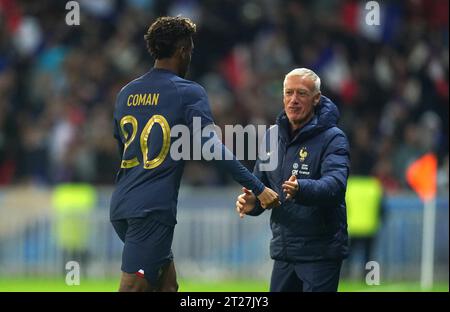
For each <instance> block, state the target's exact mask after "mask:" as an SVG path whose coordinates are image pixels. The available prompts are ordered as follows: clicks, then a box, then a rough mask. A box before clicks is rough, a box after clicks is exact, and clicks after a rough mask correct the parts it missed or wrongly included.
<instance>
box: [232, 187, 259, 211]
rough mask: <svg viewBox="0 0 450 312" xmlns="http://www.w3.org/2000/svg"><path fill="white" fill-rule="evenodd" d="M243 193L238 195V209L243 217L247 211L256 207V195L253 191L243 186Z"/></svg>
mask: <svg viewBox="0 0 450 312" xmlns="http://www.w3.org/2000/svg"><path fill="white" fill-rule="evenodd" d="M242 191H243V192H244V193H242V194H241V195H239V196H238V198H237V201H236V211H237V212H238V213H239V216H240V217H241V218H243V217H244V216H245V215H246V214H247V213H249V212H250V211H252V210H253V208H255V203H256V196H255V194H253V193H252V191H250V190H248V189H246V188H245V187H243V188H242Z"/></svg>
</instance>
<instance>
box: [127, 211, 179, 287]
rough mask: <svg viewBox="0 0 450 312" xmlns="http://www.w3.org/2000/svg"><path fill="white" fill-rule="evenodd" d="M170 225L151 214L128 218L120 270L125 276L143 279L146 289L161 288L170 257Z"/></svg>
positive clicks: (171, 230)
mask: <svg viewBox="0 0 450 312" xmlns="http://www.w3.org/2000/svg"><path fill="white" fill-rule="evenodd" d="M173 231H174V228H173V227H172V226H168V225H165V224H163V223H160V222H158V220H156V219H153V218H152V216H151V215H150V216H148V217H144V218H134V219H129V220H128V231H127V234H126V237H125V245H124V249H123V253H122V272H124V273H128V274H131V275H135V277H136V278H134V277H131V276H129V275H125V276H126V277H127V280H134V281H138V280H139V278H141V279H145V280H146V281H147V283H148V289H150V290H154V289H159V288H160V281H161V278H162V276H163V273H164V268H165V267H166V266H168V264H169V263H170V262H172V260H173V255H172V250H171V246H172V241H173Z"/></svg>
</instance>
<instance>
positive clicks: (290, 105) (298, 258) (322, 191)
mask: <svg viewBox="0 0 450 312" xmlns="http://www.w3.org/2000/svg"><path fill="white" fill-rule="evenodd" d="M283 103H284V110H283V111H282V112H281V114H280V115H279V116H278V118H277V121H276V126H275V127H272V128H270V129H269V130H268V133H266V135H269V132H270V131H276V130H278V166H277V168H276V169H275V170H273V171H260V168H259V167H260V166H259V163H260V161H257V163H256V165H255V169H254V173H255V175H256V176H257V177H258V178H259V179H260V180H261V181H262V182H263V183H264V184H265V185H266V186H267V187H270V188H272V189H273V190H274V191H276V192H277V193H278V194H279V195H280V199H281V198H283V203H282V205H281V206H279V207H277V208H274V209H273V210H272V215H271V218H270V224H271V229H272V234H273V238H272V240H271V243H270V255H271V257H272V259H274V260H275V261H274V266H273V271H272V277H271V283H270V291H275V292H280V291H328V292H335V291H337V288H338V283H339V274H340V269H341V265H342V260H343V259H344V258H345V257H346V256H347V254H348V235H347V217H346V207H345V190H346V186H347V178H348V174H349V162H350V160H349V144H348V140H347V138H346V136H345V134H344V133H343V132H342V131H341V130H340V129H339V128H337V126H336V124H337V122H338V119H339V112H338V109H337V107H336V105H335V104H334V103H333V102H331V101H330V99H328V98H327V97H325V96H322V95H321V92H320V78H319V77H318V76H317V75H316V74H315V73H314V72H313V71H311V70H309V69H306V68H297V69H294V70H293V71H291V72H290V73H288V74H287V75H286V77H285V80H284V88H283ZM268 152H274V151H268ZM243 191H244V192H243V194H241V195H239V196H238V198H237V202H236V209H237V211H238V212H239V213H240V215H241V217H243V216H244V215H245V214H248V215H253V216H257V215H259V214H261V213H262V212H263V211H264V209H263V208H261V205H260V204H259V202H258V200H257V198H256V197H255V196H254V194H252V193H251V191H248V190H246V189H243Z"/></svg>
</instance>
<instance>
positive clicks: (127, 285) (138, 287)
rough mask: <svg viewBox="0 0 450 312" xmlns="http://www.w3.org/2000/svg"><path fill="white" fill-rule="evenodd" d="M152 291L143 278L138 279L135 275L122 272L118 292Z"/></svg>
mask: <svg viewBox="0 0 450 312" xmlns="http://www.w3.org/2000/svg"><path fill="white" fill-rule="evenodd" d="M153 290H154V288H152V286H151V285H149V283H148V281H147V280H146V279H145V278H143V277H139V276H137V275H136V274H131V273H125V272H122V276H121V278H120V286H119V291H120V292H144V291H153Z"/></svg>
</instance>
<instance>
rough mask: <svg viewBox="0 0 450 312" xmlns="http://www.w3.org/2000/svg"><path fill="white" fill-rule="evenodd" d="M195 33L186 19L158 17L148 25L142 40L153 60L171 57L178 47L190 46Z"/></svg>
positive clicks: (190, 22) (194, 28)
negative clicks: (145, 43)
mask: <svg viewBox="0 0 450 312" xmlns="http://www.w3.org/2000/svg"><path fill="white" fill-rule="evenodd" d="M195 32H196V26H195V24H194V23H193V22H192V21H191V20H190V19H189V18H186V17H181V16H177V17H170V16H164V17H159V18H158V19H156V21H155V22H154V23H153V24H152V25H150V27H149V28H148V31H147V33H146V34H145V36H144V38H145V41H146V42H147V49H148V52H150V54H151V56H153V57H154V58H155V59H163V58H167V57H171V56H172V55H173V54H174V53H175V50H176V49H177V48H178V47H179V46H180V45H186V46H188V45H190V39H191V38H192V36H193V35H194V34H195Z"/></svg>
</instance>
